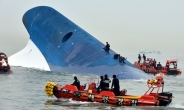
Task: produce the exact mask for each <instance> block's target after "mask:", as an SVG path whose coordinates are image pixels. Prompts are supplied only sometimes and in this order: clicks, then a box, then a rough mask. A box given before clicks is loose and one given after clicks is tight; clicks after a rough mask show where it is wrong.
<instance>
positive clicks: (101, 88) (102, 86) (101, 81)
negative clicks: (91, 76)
mask: <svg viewBox="0 0 184 110" xmlns="http://www.w3.org/2000/svg"><path fill="white" fill-rule="evenodd" d="M100 79H101V80H100V85H99V86H98V88H97V91H98V93H100V92H101V91H103V90H104V89H105V86H104V78H103V76H100Z"/></svg>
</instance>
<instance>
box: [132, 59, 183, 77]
mask: <svg viewBox="0 0 184 110" xmlns="http://www.w3.org/2000/svg"><path fill="white" fill-rule="evenodd" d="M177 62H178V60H177V59H173V60H167V61H166V65H165V66H162V65H160V66H158V64H157V66H156V65H155V66H154V65H153V60H152V58H147V60H146V61H145V62H143V63H138V62H135V63H134V65H135V66H136V67H137V68H139V69H141V70H142V71H144V72H146V73H152V74H157V73H160V72H161V73H163V74H165V75H180V74H181V70H180V69H178V68H177Z"/></svg>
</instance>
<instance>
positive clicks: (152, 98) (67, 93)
mask: <svg viewBox="0 0 184 110" xmlns="http://www.w3.org/2000/svg"><path fill="white" fill-rule="evenodd" d="M87 84H88V88H87V89H85V86H86V84H85V85H81V86H80V90H78V89H77V87H76V86H74V85H70V84H66V85H64V86H61V85H59V84H57V83H54V82H47V83H46V85H45V92H46V95H47V96H53V95H54V96H55V97H56V98H58V99H60V98H70V99H72V100H76V101H87V102H99V103H107V104H111V105H115V106H167V105H169V104H170V103H171V102H172V98H173V96H172V93H170V92H164V91H163V90H164V81H163V78H162V77H161V75H160V74H158V75H157V79H148V80H147V85H148V90H147V91H146V92H145V93H144V94H143V95H142V96H136V95H127V90H126V89H123V90H120V94H119V95H118V96H115V95H114V93H113V92H112V90H111V89H109V91H101V92H98V90H97V89H96V86H97V85H98V84H99V82H97V81H96V79H95V78H88V79H87ZM155 90H156V91H155Z"/></svg>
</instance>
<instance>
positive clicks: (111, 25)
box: [0, 0, 184, 54]
mask: <svg viewBox="0 0 184 110" xmlns="http://www.w3.org/2000/svg"><path fill="white" fill-rule="evenodd" d="M41 5H46V6H50V7H52V8H54V9H56V10H57V11H59V12H60V13H61V14H63V15H65V16H66V17H67V18H69V19H70V20H72V21H73V22H74V23H76V24H77V25H79V26H80V27H81V28H83V29H84V30H86V31H87V32H88V33H90V34H91V35H93V36H94V37H96V38H97V39H98V40H100V41H101V42H103V43H105V42H106V41H108V42H109V43H110V45H111V48H112V49H113V50H115V51H116V52H117V53H121V54H123V53H127V52H137V53H138V52H139V51H140V50H145V49H151V50H152V49H155V50H160V51H161V52H163V53H177V54H184V52H183V51H182V49H183V47H184V46H183V40H184V14H183V13H184V0H115V1H113V0H39V1H38V0H37V1H33V0H16V1H14V0H0V38H1V39H0V51H7V50H11V49H12V50H16V49H17V50H20V49H22V48H24V47H25V46H26V44H27V42H28V39H29V34H28V33H27V30H26V29H25V27H24V25H23V23H22V16H23V15H24V13H25V12H26V11H27V10H29V9H31V8H33V7H36V6H41Z"/></svg>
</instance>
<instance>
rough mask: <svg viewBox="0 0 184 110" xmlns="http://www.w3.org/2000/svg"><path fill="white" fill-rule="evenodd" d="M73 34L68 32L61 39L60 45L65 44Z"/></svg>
mask: <svg viewBox="0 0 184 110" xmlns="http://www.w3.org/2000/svg"><path fill="white" fill-rule="evenodd" d="M72 34H73V32H69V33H67V34H66V35H65V36H64V37H63V39H62V43H64V42H66V41H67V40H68V39H69V38H70V37H71V36H72Z"/></svg>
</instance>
